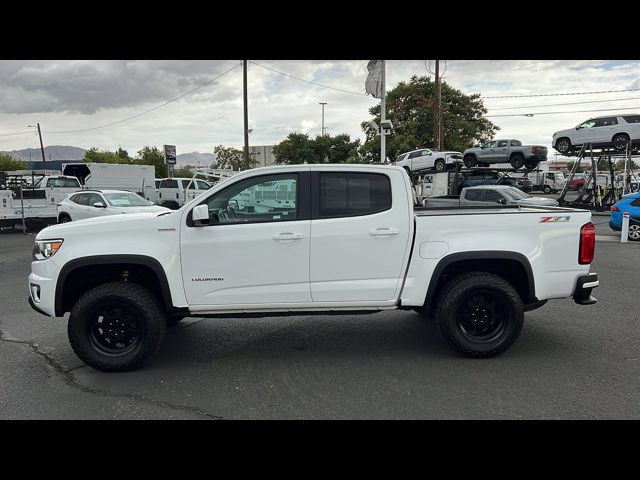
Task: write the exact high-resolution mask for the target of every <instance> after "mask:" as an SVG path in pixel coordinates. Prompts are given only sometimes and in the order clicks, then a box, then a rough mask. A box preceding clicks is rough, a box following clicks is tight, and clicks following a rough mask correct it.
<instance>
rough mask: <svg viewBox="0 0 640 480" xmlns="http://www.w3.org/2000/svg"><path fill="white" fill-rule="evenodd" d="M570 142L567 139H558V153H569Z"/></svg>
mask: <svg viewBox="0 0 640 480" xmlns="http://www.w3.org/2000/svg"><path fill="white" fill-rule="evenodd" d="M571 148H572V146H571V140H569V139H568V138H560V139H558V141H557V142H556V150H557V151H558V152H560V153H569V151H571Z"/></svg>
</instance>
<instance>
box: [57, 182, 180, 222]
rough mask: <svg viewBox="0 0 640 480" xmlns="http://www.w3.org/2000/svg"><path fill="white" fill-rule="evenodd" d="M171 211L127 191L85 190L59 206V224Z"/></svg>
mask: <svg viewBox="0 0 640 480" xmlns="http://www.w3.org/2000/svg"><path fill="white" fill-rule="evenodd" d="M170 211H171V210H170V209H168V208H165V207H161V206H159V205H154V204H153V203H151V202H149V201H148V200H145V199H144V198H142V197H141V196H140V195H138V194H136V193H132V192H127V191H125V190H84V191H82V192H77V193H74V194H72V195H69V196H68V197H67V198H65V199H64V200H63V201H62V202H60V203H59V204H58V223H67V222H70V221H72V220H84V219H85V218H93V217H104V216H106V215H119V214H123V213H144V212H149V213H160V212H170Z"/></svg>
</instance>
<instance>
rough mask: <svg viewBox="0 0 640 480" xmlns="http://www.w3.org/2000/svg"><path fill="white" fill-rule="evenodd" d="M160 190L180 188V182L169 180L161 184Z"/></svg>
mask: <svg viewBox="0 0 640 480" xmlns="http://www.w3.org/2000/svg"><path fill="white" fill-rule="evenodd" d="M160 188H178V181H177V180H173V179H170V178H167V179H165V180H162V181H161V182H160Z"/></svg>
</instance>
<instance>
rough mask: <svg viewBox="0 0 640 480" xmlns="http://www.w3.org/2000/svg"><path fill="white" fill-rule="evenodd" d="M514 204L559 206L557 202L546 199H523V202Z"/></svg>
mask: <svg viewBox="0 0 640 480" xmlns="http://www.w3.org/2000/svg"><path fill="white" fill-rule="evenodd" d="M513 203H515V204H517V205H533V206H539V207H557V206H558V205H559V204H558V201H557V200H554V199H553V198H544V197H530V198H523V199H522V200H516V201H515V202H513Z"/></svg>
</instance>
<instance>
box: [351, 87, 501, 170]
mask: <svg viewBox="0 0 640 480" xmlns="http://www.w3.org/2000/svg"><path fill="white" fill-rule="evenodd" d="M433 94H434V83H433V82H432V81H431V79H430V78H429V77H426V76H425V77H418V76H415V75H414V76H412V77H411V79H410V80H409V82H408V83H407V82H400V83H399V84H398V85H396V87H395V88H393V89H392V90H390V91H389V92H387V96H386V104H387V115H386V116H387V119H389V120H391V122H392V123H393V132H392V134H391V135H388V136H387V142H386V153H387V157H388V158H389V159H391V160H393V159H395V158H396V157H397V156H398V155H399V154H401V153H403V152H407V151H410V150H416V149H418V148H429V147H434V144H433V139H434V135H433V133H434V128H433V127H434V116H433V101H434V99H433ZM441 98H442V119H443V120H442V130H443V134H444V136H443V141H442V144H443V149H446V150H456V151H464V150H465V149H467V148H469V147H470V146H472V145H474V144H476V143H483V142H485V141H487V140H490V139H491V138H493V136H494V135H495V132H496V131H497V130H498V129H499V127H497V126H496V125H494V124H493V123H491V121H489V120H487V119H486V118H484V117H483V115H484V114H486V113H487V110H486V108H485V107H484V104H483V102H482V100H481V99H480V95H479V94H473V95H465V94H464V93H462V92H461V91H460V90H457V89H455V88H453V87H451V86H449V85H448V84H447V83H445V82H443V83H442V87H441ZM369 113H370V114H371V115H373V119H372V120H374V121H375V122H376V123H377V124H378V125H379V124H380V104H377V105H375V106H374V107H372V108H370V109H369ZM369 121H370V120H368V121H366V122H362V124H361V125H362V130H363V131H364V132H365V134H366V140H365V143H364V145H363V146H362V148H361V149H360V153H361V154H362V155H363V156H364V157H365V158H366V159H367V160H369V161H375V162H379V161H380V137H379V136H377V135H376V134H377V133H378V132H377V131H376V130H374V128H373V127H372V126H371V125H369Z"/></svg>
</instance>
